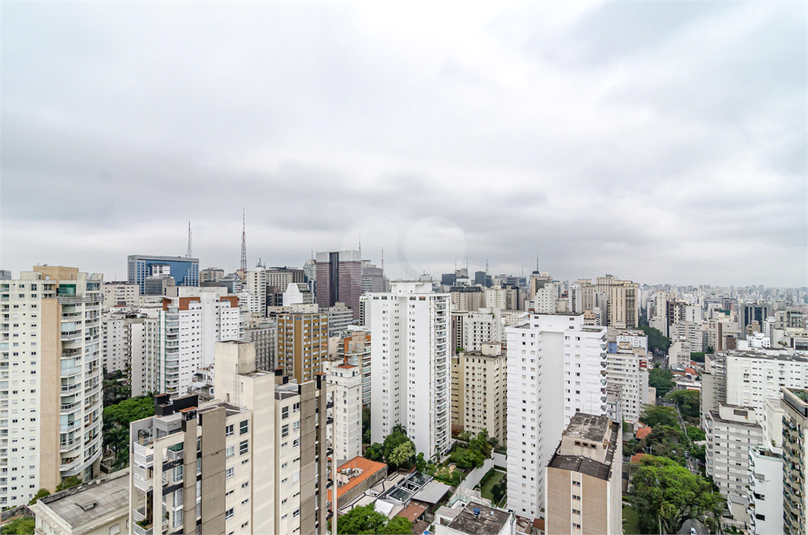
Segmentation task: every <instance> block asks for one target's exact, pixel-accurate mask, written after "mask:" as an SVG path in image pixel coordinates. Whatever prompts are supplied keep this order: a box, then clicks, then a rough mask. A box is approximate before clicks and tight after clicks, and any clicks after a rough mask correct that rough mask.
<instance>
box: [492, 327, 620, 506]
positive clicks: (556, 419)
mask: <svg viewBox="0 0 808 535" xmlns="http://www.w3.org/2000/svg"><path fill="white" fill-rule="evenodd" d="M505 337H506V341H507V354H508V357H507V361H508V415H507V427H508V507H509V508H511V509H513V510H514V511H515V512H516V514H518V515H521V516H525V517H528V518H538V517H539V513H540V511H539V510H540V508H541V507H542V504H543V503H544V490H545V480H544V467H545V466H547V463H548V461H549V460H550V458H551V457H552V455H553V453H554V451H555V447H556V445H557V444H558V441H559V440H560V439H561V433H562V432H563V431H564V428H565V427H566V426H567V425H568V424H569V422H570V420H571V419H572V417H573V416H574V415H575V413H577V412H579V411H580V412H585V413H588V414H594V415H605V414H606V410H607V404H606V401H607V398H606V373H607V372H606V367H607V359H606V348H607V343H606V329H605V328H603V327H590V326H586V325H584V323H583V316H582V315H580V314H529V315H527V316H526V318H525V319H524V320H523V321H522V322H520V323H518V324H517V325H515V326H512V327H507V328H506V329H505Z"/></svg>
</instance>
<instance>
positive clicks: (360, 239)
mask: <svg viewBox="0 0 808 535" xmlns="http://www.w3.org/2000/svg"><path fill="white" fill-rule="evenodd" d="M359 261H360V262H361V261H362V235H361V234H360V235H359Z"/></svg>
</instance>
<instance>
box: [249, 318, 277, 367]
mask: <svg viewBox="0 0 808 535" xmlns="http://www.w3.org/2000/svg"><path fill="white" fill-rule="evenodd" d="M242 339H243V340H244V341H245V342H251V343H253V344H255V366H256V367H257V368H258V369H259V370H270V371H274V370H275V368H276V367H277V364H276V363H277V353H278V324H277V322H276V321H275V320H274V319H271V318H260V317H258V318H253V319H250V320H247V321H246V322H245V323H244V331H243V333H242Z"/></svg>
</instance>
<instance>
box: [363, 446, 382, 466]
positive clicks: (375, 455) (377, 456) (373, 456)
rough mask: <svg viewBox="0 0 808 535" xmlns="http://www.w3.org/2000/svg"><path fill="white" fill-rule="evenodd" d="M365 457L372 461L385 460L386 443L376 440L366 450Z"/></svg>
mask: <svg viewBox="0 0 808 535" xmlns="http://www.w3.org/2000/svg"><path fill="white" fill-rule="evenodd" d="M365 458H366V459H370V460H371V461H378V462H382V461H384V445H383V444H379V443H378V442H374V443H373V444H371V445H370V446H368V449H366V450H365Z"/></svg>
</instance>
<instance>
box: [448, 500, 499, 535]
mask: <svg viewBox="0 0 808 535" xmlns="http://www.w3.org/2000/svg"><path fill="white" fill-rule="evenodd" d="M510 516H511V515H509V514H508V513H507V512H505V511H500V510H499V509H492V508H491V507H488V506H486V505H483V504H481V503H477V502H469V503H468V505H466V507H464V508H463V510H462V511H461V512H460V514H458V515H457V516H456V517H455V518H454V520H452V521H451V522H450V523H449V528H450V529H453V530H456V531H459V532H460V533H468V535H488V534H490V533H499V532H500V531H502V528H503V527H504V526H505V524H507V523H508V520H510Z"/></svg>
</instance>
